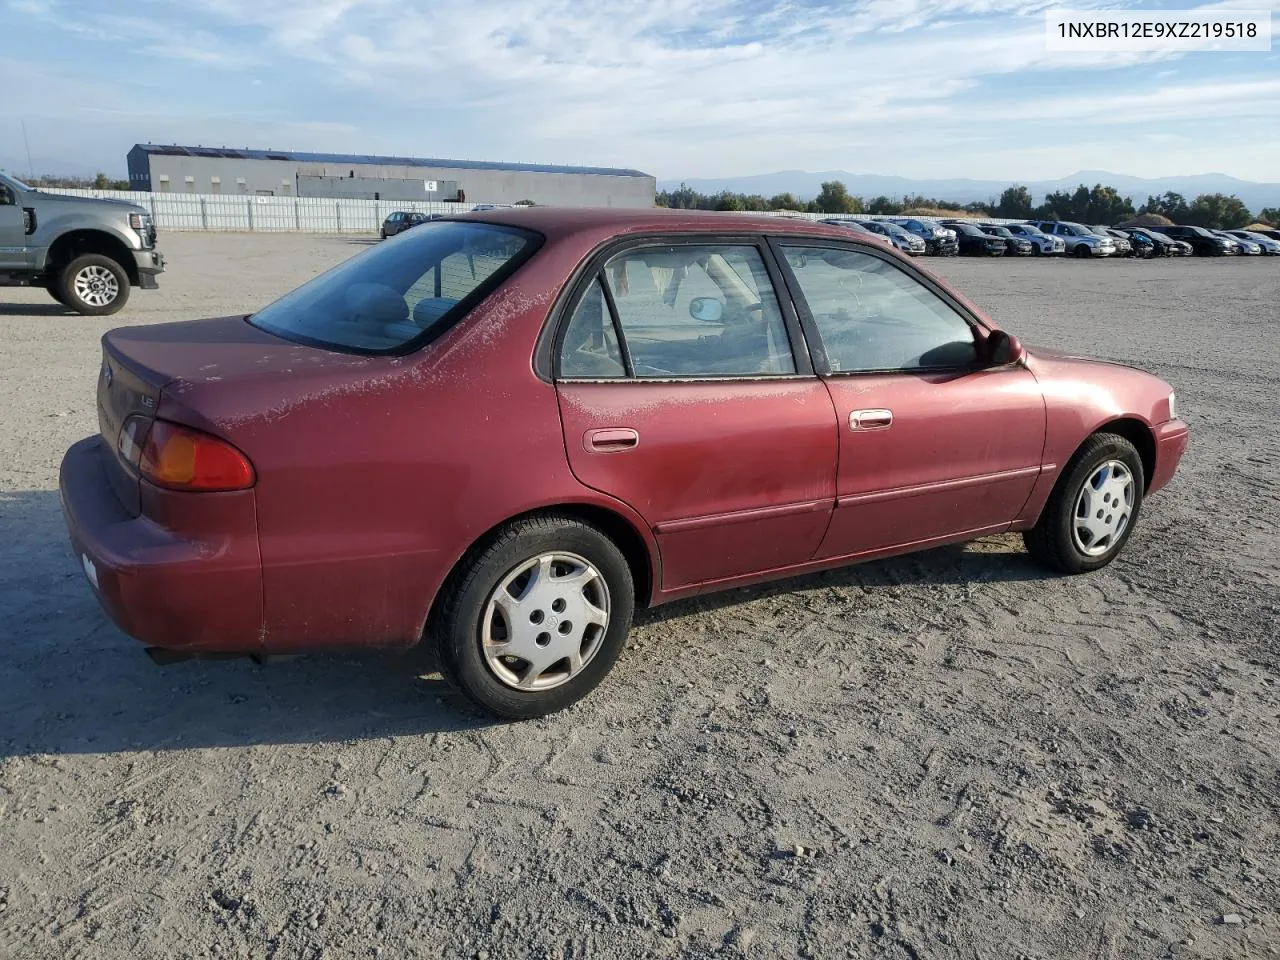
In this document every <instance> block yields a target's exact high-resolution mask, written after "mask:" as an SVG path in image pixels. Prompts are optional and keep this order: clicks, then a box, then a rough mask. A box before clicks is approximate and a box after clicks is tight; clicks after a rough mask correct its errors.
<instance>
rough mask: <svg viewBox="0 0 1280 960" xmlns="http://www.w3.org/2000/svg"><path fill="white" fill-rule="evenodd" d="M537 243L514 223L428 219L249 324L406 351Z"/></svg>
mask: <svg viewBox="0 0 1280 960" xmlns="http://www.w3.org/2000/svg"><path fill="white" fill-rule="evenodd" d="M539 244H540V241H539V240H538V238H537V237H536V235H535V234H532V233H530V232H528V231H526V230H517V229H514V228H511V227H499V226H494V225H493V224H488V223H473V222H467V221H451V220H439V221H435V222H432V223H425V224H423V225H422V226H420V227H415V228H414V229H413V230H410V231H407V232H405V233H403V234H401V235H400V236H398V237H396V238H395V239H394V240H389V241H387V242H385V243H380V244H378V245H377V246H376V247H374V248H373V249H371V250H369V251H367V252H365V253H362V254H360V255H358V256H356V257H352V258H351V259H350V260H348V261H346V262H345V263H341V264H339V265H338V266H336V267H334V268H333V269H332V270H330V271H329V272H328V273H324V274H321V275H320V276H318V277H316V278H315V279H314V280H312V281H310V282H309V283H306V284H303V285H302V286H301V287H299V288H298V289H297V290H294V291H293V292H292V293H288V294H285V295H284V296H283V297H281V298H280V299H279V300H277V301H276V302H275V303H273V304H271V305H270V306H268V307H265V308H264V309H262V310H259V311H258V312H257V313H256V314H254V315H253V316H252V317H250V318H249V322H250V323H252V324H253V325H254V326H255V327H260V328H261V329H263V330H266V331H268V332H269V333H274V334H276V335H277V336H280V337H284V338H285V339H286V340H296V341H298V342H301V343H309V344H314V345H318V346H324V347H331V348H336V349H338V350H347V351H352V352H356V353H398V352H403V351H404V350H406V349H414V348H417V347H420V346H422V345H423V344H424V343H427V342H428V341H430V340H431V339H434V337H436V336H438V335H439V334H440V333H443V332H444V331H445V330H447V329H448V328H449V326H450V325H451V324H452V323H453V321H454V320H455V319H456V318H457V317H459V316H461V315H462V314H465V313H466V312H467V311H468V310H469V309H471V307H473V306H474V305H475V304H476V303H478V302H479V301H480V299H481V298H483V297H484V296H485V294H487V293H488V292H489V291H490V290H492V289H493V288H494V287H496V286H497V285H498V284H499V283H501V282H502V280H504V279H506V277H507V276H508V275H509V274H510V273H511V272H512V271H513V270H514V269H515V268H516V267H517V266H519V265H520V264H521V263H523V262H524V261H525V260H526V259H527V258H528V257H529V256H531V255H532V254H533V253H534V251H535V250H537V248H538V246H539Z"/></svg>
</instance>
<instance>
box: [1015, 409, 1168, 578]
mask: <svg viewBox="0 0 1280 960" xmlns="http://www.w3.org/2000/svg"><path fill="white" fill-rule="evenodd" d="M1108 460H1118V461H1120V462H1121V463H1123V464H1124V465H1125V466H1126V467H1128V468H1129V472H1130V473H1131V474H1132V475H1133V488H1134V489H1133V506H1132V508H1131V510H1130V514H1129V522H1128V525H1127V526H1126V527H1125V528H1124V530H1123V532H1122V533H1121V534H1120V536H1119V537H1117V538H1116V539H1115V542H1114V543H1112V544H1110V545H1109V546H1108V548H1107V550H1106V552H1105V553H1103V554H1101V555H1099V556H1090V555H1088V554H1087V553H1085V552H1084V551H1082V550H1081V549H1080V548H1079V547H1078V546H1077V545H1076V538H1075V536H1074V533H1073V528H1074V523H1075V506H1076V502H1077V500H1078V499H1079V497H1080V491H1081V488H1082V487H1083V486H1084V484H1085V481H1086V480H1087V479H1088V478H1090V477H1091V476H1093V474H1094V473H1095V471H1097V470H1098V468H1099V467H1101V466H1102V465H1103V464H1104V463H1106V462H1107V461H1108ZM1145 489H1146V477H1145V476H1144V474H1143V469H1142V458H1141V457H1140V456H1139V455H1138V451H1137V449H1135V447H1134V446H1133V444H1132V443H1130V442H1129V441H1128V440H1126V439H1125V438H1124V437H1121V436H1119V435H1117V434H1114V433H1095V434H1093V435H1092V436H1091V437H1089V439H1087V440H1086V441H1085V442H1084V443H1082V444H1081V445H1080V449H1079V450H1077V451H1076V452H1075V455H1074V456H1073V457H1072V458H1071V460H1070V462H1069V463H1068V464H1067V467H1066V469H1065V470H1064V471H1063V473H1062V476H1061V477H1060V478H1059V480H1058V483H1057V484H1056V485H1055V486H1054V488H1053V493H1051V494H1050V495H1049V502H1048V503H1046V504H1045V506H1044V511H1043V512H1042V513H1041V514H1040V519H1039V521H1038V522H1037V523H1036V525H1035V526H1034V527H1033V528H1032V529H1030V530H1027V531H1026V532H1024V533H1023V534H1022V540H1023V542H1024V543H1025V544H1026V545H1027V551H1028V552H1029V553H1030V554H1031V556H1032V557H1033V558H1034V559H1035V560H1036V561H1037V562H1038V563H1040V564H1043V565H1044V566H1046V567H1048V568H1049V569H1051V570H1056V571H1058V572H1059V573H1088V572H1089V571H1091V570H1098V569H1101V568H1102V567H1105V566H1106V565H1107V564H1109V563H1110V562H1111V561H1112V560H1114V559H1115V558H1116V557H1117V556H1118V555H1119V554H1120V551H1121V550H1123V549H1124V545H1125V544H1126V543H1127V542H1128V541H1129V536H1130V534H1132V533H1133V528H1134V527H1135V526H1137V523H1138V518H1139V516H1140V515H1141V513H1142V495H1143V491H1144V490H1145Z"/></svg>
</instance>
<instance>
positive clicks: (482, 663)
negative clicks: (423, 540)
mask: <svg viewBox="0 0 1280 960" xmlns="http://www.w3.org/2000/svg"><path fill="white" fill-rule="evenodd" d="M447 589H448V592H447V594H446V597H445V601H444V604H443V606H442V608H441V610H440V616H439V617H438V618H437V622H436V623H435V624H434V625H433V627H432V629H433V631H434V634H435V644H436V648H437V652H438V654H439V657H440V665H441V670H442V672H443V673H444V675H445V677H446V678H447V679H448V680H449V681H451V682H452V683H453V684H454V685H455V686H456V687H458V689H459V690H461V691H462V693H463V694H465V695H466V696H467V697H468V698H469V699H471V700H472V701H474V702H475V703H477V704H478V705H480V706H481V707H483V708H485V709H486V710H488V711H490V712H491V713H494V714H497V715H498V716H501V717H507V718H510V719H526V718H531V717H540V716H544V715H546V714H549V713H554V712H555V711H557V710H563V709H564V708H565V707H568V706H569V705H570V704H573V703H576V702H577V701H578V700H580V699H582V698H583V697H584V696H586V695H587V694H588V693H590V692H591V691H592V690H594V689H595V688H596V687H597V686H598V685H599V684H600V682H601V681H602V680H603V679H604V677H605V675H606V674H608V672H609V670H610V669H611V668H612V667H613V664H614V662H615V661H616V660H617V659H618V655H619V654H620V653H621V652H622V648H623V646H624V645H625V643H626V637H627V633H628V631H629V630H630V628H631V615H632V612H633V611H634V608H635V586H634V583H633V581H632V577H631V571H630V568H629V567H628V566H627V561H626V558H625V557H623V555H622V553H621V551H619V550H618V548H617V546H616V545H615V544H614V543H613V541H611V540H610V539H609V538H608V537H606V536H605V535H604V534H603V533H601V532H600V531H599V530H597V529H596V528H594V527H592V526H590V525H588V524H586V523H583V522H581V521H580V520H577V519H574V518H572V517H564V516H542V517H532V518H529V519H526V520H519V521H516V522H514V523H511V524H509V525H507V526H506V527H505V528H503V529H502V530H501V531H500V532H499V533H498V534H497V535H496V536H495V537H494V538H493V539H492V540H490V541H489V542H488V543H487V544H486V545H484V546H482V547H480V548H478V549H476V550H473V552H472V554H471V555H469V556H468V557H467V558H466V559H464V561H463V565H462V567H461V570H460V572H459V573H458V575H456V576H455V577H454V578H453V581H452V584H451V586H450V587H449V588H447Z"/></svg>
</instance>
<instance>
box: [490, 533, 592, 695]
mask: <svg viewBox="0 0 1280 960" xmlns="http://www.w3.org/2000/svg"><path fill="white" fill-rule="evenodd" d="M608 628H609V587H608V585H607V584H606V583H605V582H604V577H603V576H601V574H600V571H599V570H597V569H596V568H595V567H594V566H592V565H591V563H590V562H588V561H587V560H584V559H583V558H582V557H580V556H578V555H577V554H573V553H544V554H542V555H541V556H537V557H534V558H533V559H532V560H526V561H525V562H524V563H522V564H520V565H519V566H518V567H516V568H515V569H514V570H512V571H511V572H510V573H508V574H507V575H506V576H505V577H503V578H502V580H501V581H500V582H499V583H498V586H497V587H496V588H495V589H494V591H493V593H491V594H490V595H489V600H488V602H487V603H486V604H485V608H484V617H483V618H482V619H481V621H480V647H481V650H483V652H484V659H485V662H486V663H487V664H488V665H489V669H490V670H492V671H493V674H494V676H496V677H497V678H498V679H499V680H501V681H502V682H503V683H505V684H506V685H507V686H509V687H514V688H515V689H517V690H548V689H550V688H551V687H558V686H560V684H562V683H566V682H568V681H569V680H571V679H573V678H574V677H576V676H577V675H578V674H579V673H581V672H582V671H583V670H584V669H585V668H586V666H587V664H589V663H590V662H591V661H592V659H593V658H594V657H595V655H596V654H597V653H598V652H599V651H600V647H601V646H603V644H604V636H605V633H606V631H607V630H608Z"/></svg>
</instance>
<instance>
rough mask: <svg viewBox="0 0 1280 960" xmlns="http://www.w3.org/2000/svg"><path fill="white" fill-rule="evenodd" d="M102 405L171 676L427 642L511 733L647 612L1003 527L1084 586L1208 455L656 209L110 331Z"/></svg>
mask: <svg viewBox="0 0 1280 960" xmlns="http://www.w3.org/2000/svg"><path fill="white" fill-rule="evenodd" d="M98 410H99V422H100V426H101V430H100V433H99V434H98V435H97V436H93V437H90V438H87V439H85V440H82V441H81V442H79V443H77V444H76V445H75V446H73V447H72V448H71V449H70V450H69V451H68V452H67V454H66V457H65V459H64V461H63V464H62V476H61V487H62V498H63V504H64V509H65V513H66V519H67V526H68V529H69V531H70V534H71V540H72V542H73V544H74V547H75V550H76V554H77V556H78V557H79V558H80V562H81V563H82V565H83V567H84V571H85V573H86V575H87V577H88V579H89V580H90V582H91V583H92V585H93V588H94V590H95V592H96V593H97V596H98V597H99V599H100V600H101V602H102V604H103V606H104V607H105V608H106V610H107V612H108V614H109V615H110V616H111V618H112V619H113V620H114V621H115V622H116V623H117V624H118V625H119V626H120V627H121V629H123V630H124V631H126V632H127V633H129V634H131V635H133V636H134V637H137V638H138V639H139V640H141V641H142V642H143V643H145V644H147V645H148V647H151V648H159V649H160V650H161V651H162V652H161V653H159V654H157V659H161V660H165V659H180V658H183V657H186V656H201V655H209V654H224V655H225V654H232V653H244V654H268V653H291V652H296V651H302V650H314V649H317V648H333V647H341V646H350V645H361V646H386V647H394V646H407V645H410V644H415V643H418V642H419V641H421V640H423V639H426V640H427V641H428V642H430V643H431V644H433V645H434V646H435V647H436V648H437V649H438V652H439V656H440V661H441V664H442V665H443V670H444V672H445V674H446V675H447V676H448V677H449V678H450V679H451V680H453V681H454V682H455V683H456V684H457V685H458V687H460V688H461V690H462V691H463V692H464V693H465V694H466V695H467V696H469V697H471V698H472V699H473V700H475V701H476V702H478V703H480V704H481V705H483V706H484V707H486V708H488V709H489V710H491V711H493V712H495V713H497V714H500V715H504V716H509V717H530V716H537V715H541V714H545V713H548V712H551V711H554V710H558V709H561V708H563V707H565V706H567V705H568V704H570V703H573V702H574V701H576V700H578V699H579V698H580V697H582V696H583V695H585V694H586V693H588V692H589V691H590V690H591V689H592V688H594V687H595V686H596V685H597V684H598V683H600V681H601V680H602V679H603V678H604V676H605V674H606V673H608V672H609V669H610V668H611V667H612V666H613V663H614V661H615V660H616V659H617V657H618V654H619V652H620V651H621V649H622V647H623V644H624V642H625V638H626V635H627V631H628V628H629V625H630V622H631V616H632V611H633V609H634V607H635V605H636V604H643V605H655V604H659V603H665V602H667V601H670V600H675V599H677V598H680V597H688V596H690V595H693V594H698V593H704V592H707V591H712V590H720V589H725V588H729V587H738V586H742V585H744V584H749V583H756V582H759V581H763V580H769V579H773V578H777V577H784V576H791V575H794V574H799V573H805V572H808V571H813V570H821V569H824V568H828V567H835V566H839V565H842V564H848V563H854V562H858V561H862V560H869V559H873V558H876V557H884V556H889V555H892V554H899V553H905V552H907V551H912V550H920V549H923V548H927V547H934V546H938V545H940V544H946V543H955V542H958V541H964V540H969V539H972V538H975V537H980V536H984V535H987V534H992V533H1000V532H1003V531H1009V530H1018V531H1022V532H1023V536H1024V538H1025V540H1026V544H1027V547H1028V549H1029V550H1030V552H1031V554H1032V556H1034V557H1035V558H1036V559H1037V560H1039V561H1041V562H1042V563H1045V564H1047V565H1049V566H1050V567H1052V568H1054V569H1056V570H1059V571H1062V572H1064V573H1080V572H1084V571H1089V570H1096V569H1097V568H1099V567H1101V566H1103V565H1105V564H1107V563H1109V562H1110V561H1111V560H1113V559H1114V558H1115V556H1116V555H1117V554H1118V553H1119V552H1120V550H1121V549H1122V548H1123V546H1124V544H1125V542H1126V541H1127V540H1128V538H1129V536H1130V535H1131V534H1132V532H1133V529H1134V525H1135V524H1136V522H1137V520H1138V515H1139V512H1140V510H1141V508H1142V502H1143V498H1144V497H1145V496H1147V495H1149V494H1151V493H1152V492H1154V491H1156V490H1158V489H1159V488H1160V487H1162V486H1164V485H1165V484H1166V483H1167V482H1168V481H1169V479H1170V477H1172V475H1173V473H1174V470H1175V469H1176V468H1177V465H1178V461H1179V458H1180V457H1181V456H1182V453H1183V450H1184V449H1185V447H1186V443H1187V427H1186V424H1184V423H1183V422H1182V421H1181V420H1179V419H1177V416H1176V413H1175V409H1174V396H1173V391H1172V390H1171V389H1170V388H1169V386H1168V384H1166V383H1164V382H1162V381H1160V380H1158V379H1156V378H1155V377H1152V376H1149V375H1147V374H1145V373H1141V372H1139V371H1137V370H1133V369H1129V368H1125V367H1122V366H1118V365H1114V364H1107V363H1096V362H1091V361H1088V360H1083V359H1077V358H1073V357H1065V356H1059V355H1054V354H1051V353H1048V352H1041V351H1038V350H1037V351H1035V352H1033V353H1029V352H1027V351H1026V350H1025V349H1024V348H1023V347H1022V346H1021V345H1020V344H1019V343H1018V341H1017V340H1016V339H1015V338H1014V337H1013V336H1011V335H1009V334H1007V333H1006V332H1004V331H1002V330H1001V329H1000V328H999V327H998V326H997V325H996V324H995V323H993V322H992V321H991V320H990V319H989V318H987V317H985V316H983V315H982V313H981V311H979V310H978V309H976V308H975V307H974V306H973V305H972V304H970V303H969V302H968V301H966V300H965V299H964V298H963V297H962V296H960V295H959V294H958V293H957V292H955V291H954V290H952V289H950V288H949V287H948V286H947V285H946V284H944V283H942V282H941V281H939V280H937V279H936V278H934V277H932V276H930V275H929V274H928V273H927V272H925V271H923V270H921V269H920V268H919V267H917V266H916V265H915V264H914V263H911V262H910V261H908V260H907V259H906V258H905V257H902V256H900V255H898V254H897V253H895V252H893V251H892V250H890V249H888V248H886V246H885V245H884V244H882V243H877V242H874V241H867V240H864V239H862V238H860V237H859V236H858V235H857V234H852V233H850V232H849V231H847V230H842V229H840V228H838V227H830V226H823V225H820V224H814V223H808V222H804V221H798V220H787V219H778V218H767V217H751V216H742V215H735V214H712V213H698V212H674V211H664V210H645V211H619V210H556V209H547V208H534V209H530V210H511V211H507V210H494V211H487V212H485V213H483V214H478V215H477V214H473V215H469V216H462V217H456V218H451V219H447V220H441V221H438V222H433V223H427V224H423V225H422V226H420V227H417V228H415V229H414V230H411V231H408V232H406V233H405V234H404V235H403V236H400V237H396V238H395V239H393V240H390V241H388V242H387V243H385V244H381V245H379V246H377V247H374V248H371V249H370V250H369V251H367V252H365V253H362V254H361V255H359V256H357V257H355V258H353V259H351V260H349V261H347V262H346V263H343V264H341V265H340V266H338V267H336V268H335V269H333V270H331V271H329V272H328V273H326V274H324V275H322V276H320V277H318V278H317V279H315V280H313V281H311V282H310V283H308V284H306V285H304V286H303V287H301V288H299V289H298V290H295V291H294V292H292V293H290V294H288V295H287V296H285V297H283V298H282V299H280V300H278V301H276V302H275V303H273V304H271V305H270V306H268V307H266V308H265V309H263V310H261V311H259V312H258V313H256V314H254V315H252V316H247V317H226V318H223V319H215V320H199V321H193V322H185V323H166V324H158V325H153V326H144V327H131V328H124V329H119V330H113V331H112V332H110V333H108V334H107V335H106V336H105V337H104V338H103V360H102V369H101V374H100V377H99V380H98ZM165 651H167V652H165ZM153 652H155V650H154V649H153Z"/></svg>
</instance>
